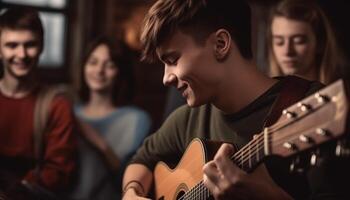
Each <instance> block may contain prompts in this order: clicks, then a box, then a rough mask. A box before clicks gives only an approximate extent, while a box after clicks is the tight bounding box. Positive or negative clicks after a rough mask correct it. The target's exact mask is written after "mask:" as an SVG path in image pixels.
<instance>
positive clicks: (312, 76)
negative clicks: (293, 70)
mask: <svg viewBox="0 0 350 200" xmlns="http://www.w3.org/2000/svg"><path fill="white" fill-rule="evenodd" d="M310 69H311V70H308V71H306V72H305V73H304V74H296V75H297V76H299V77H301V78H304V79H307V80H310V81H314V80H318V81H320V80H319V77H318V71H317V69H316V67H310Z"/></svg>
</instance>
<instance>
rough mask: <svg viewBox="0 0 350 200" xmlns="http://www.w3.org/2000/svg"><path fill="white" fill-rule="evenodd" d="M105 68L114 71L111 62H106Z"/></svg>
mask: <svg viewBox="0 0 350 200" xmlns="http://www.w3.org/2000/svg"><path fill="white" fill-rule="evenodd" d="M105 66H106V67H107V68H109V69H114V68H116V65H115V64H114V62H112V61H108V62H106V63H105Z"/></svg>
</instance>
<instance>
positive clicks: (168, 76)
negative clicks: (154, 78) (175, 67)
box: [163, 67, 177, 86]
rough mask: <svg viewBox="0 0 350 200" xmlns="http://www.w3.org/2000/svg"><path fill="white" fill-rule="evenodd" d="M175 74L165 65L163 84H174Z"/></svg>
mask: <svg viewBox="0 0 350 200" xmlns="http://www.w3.org/2000/svg"><path fill="white" fill-rule="evenodd" d="M176 80H177V78H176V75H175V74H174V73H173V72H172V71H171V70H169V68H168V67H165V70H164V76H163V84H164V85H165V86H172V85H173V86H174V85H175V86H176Z"/></svg>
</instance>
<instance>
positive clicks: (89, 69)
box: [84, 65, 93, 80]
mask: <svg viewBox="0 0 350 200" xmlns="http://www.w3.org/2000/svg"><path fill="white" fill-rule="evenodd" d="M92 72H93V70H92V67H90V66H88V65H87V66H85V67H84V77H85V80H88V79H89V76H90V75H91V74H92Z"/></svg>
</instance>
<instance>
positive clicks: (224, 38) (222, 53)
mask: <svg viewBox="0 0 350 200" xmlns="http://www.w3.org/2000/svg"><path fill="white" fill-rule="evenodd" d="M231 42H232V40H231V34H230V33H229V32H228V31H227V30H226V29H219V30H217V31H216V32H215V43H214V55H215V57H216V59H217V60H218V61H222V60H224V59H225V58H226V57H227V56H228V54H229V52H230V49H231Z"/></svg>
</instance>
